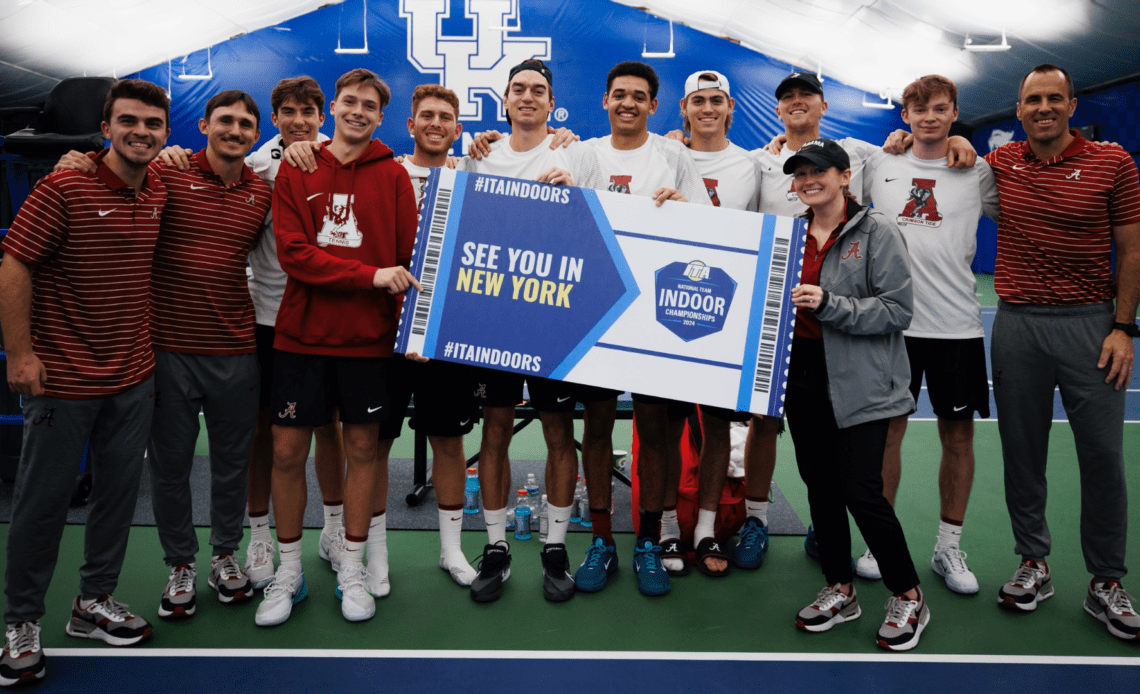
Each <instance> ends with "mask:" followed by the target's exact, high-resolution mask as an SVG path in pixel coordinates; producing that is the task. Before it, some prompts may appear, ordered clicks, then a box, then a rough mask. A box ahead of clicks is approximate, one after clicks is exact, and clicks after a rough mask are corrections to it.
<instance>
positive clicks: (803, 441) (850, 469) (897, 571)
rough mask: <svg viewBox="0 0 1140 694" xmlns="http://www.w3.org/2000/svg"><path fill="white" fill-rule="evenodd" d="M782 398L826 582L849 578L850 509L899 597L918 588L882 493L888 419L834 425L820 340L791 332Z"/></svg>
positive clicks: (899, 528)
mask: <svg viewBox="0 0 1140 694" xmlns="http://www.w3.org/2000/svg"><path fill="white" fill-rule="evenodd" d="M784 403H785V411H786V412H787V415H788V428H789V429H790V431H791V433H792V442H793V443H794V444H795V446H796V465H797V466H798V467H799V469H800V477H801V478H802V479H803V481H804V484H806V485H807V489H808V503H809V504H810V505H811V520H812V524H813V525H814V526H815V537H816V540H817V541H818V542H819V555H820V564H821V565H822V567H823V575H824V578H825V579H826V580H827V583H828V584H829V585H833V584H836V583H850V582H851V580H852V573H853V572H852V570H851V528H850V525H849V524H848V522H847V512H848V511H850V512H851V516H852V517H853V518H854V519H855V524H856V525H858V526H859V531H860V532H862V533H863V539H864V540H866V541H867V547H868V548H869V549H870V550H871V553H872V554H874V555H875V559H876V560H878V562H879V570H880V571H881V572H882V574H883V583H884V584H885V585H886V586H887V589H888V590H890V591H891V592H892V593H894V594H896V595H897V594H901V593H905V592H906V591H908V590H910V589H911V588H914V587H915V586H917V585H918V574H917V573H915V570H914V563H913V562H912V561H911V559H910V551H909V550H908V549H907V545H906V537H904V536H903V531H902V526H901V525H899V521H898V518H897V517H896V516H895V510H894V509H893V508H891V505H890V503H888V502H887V500H886V498H885V497H884V496H883V449H884V447H885V446H886V441H887V422H888V421H889V420H886V419H880V420H876V421H873V422H866V423H864V424H857V425H855V426H851V427H846V428H844V429H840V428H839V427H838V426H837V425H836V423H835V413H834V411H833V410H832V408H831V398H830V397H829V396H828V391H827V365H826V364H825V362H824V357H823V341H822V340H810V339H804V338H795V340H794V344H793V347H792V361H791V364H790V368H789V373H788V388H787V395H786V398H785V400H784Z"/></svg>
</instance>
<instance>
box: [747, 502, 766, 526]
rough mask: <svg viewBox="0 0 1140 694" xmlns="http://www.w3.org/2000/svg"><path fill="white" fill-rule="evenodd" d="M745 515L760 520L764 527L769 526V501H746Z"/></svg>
mask: <svg viewBox="0 0 1140 694" xmlns="http://www.w3.org/2000/svg"><path fill="white" fill-rule="evenodd" d="M744 509H745V511H744V512H745V513H746V514H747V515H749V516H754V517H756V518H759V519H760V520H761V521H762V522H763V523H764V525H768V502H767V501H752V500H751V499H745V500H744Z"/></svg>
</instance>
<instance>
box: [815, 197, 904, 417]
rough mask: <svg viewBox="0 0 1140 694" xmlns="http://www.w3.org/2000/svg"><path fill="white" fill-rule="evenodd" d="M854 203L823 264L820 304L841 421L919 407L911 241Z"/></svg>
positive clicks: (892, 414)
mask: <svg viewBox="0 0 1140 694" xmlns="http://www.w3.org/2000/svg"><path fill="white" fill-rule="evenodd" d="M848 209H849V215H850V216H849V219H848V222H847V224H846V225H845V226H844V228H843V231H841V232H840V234H839V238H837V239H836V241H835V244H834V245H833V246H832V247H831V250H830V251H829V252H828V254H827V256H826V257H825V258H824V259H823V266H822V267H821V268H820V272H819V285H820V287H821V288H822V289H823V290H824V301H823V302H822V305H821V306H820V307H819V308H818V309H816V312H815V315H816V317H817V318H819V322H820V324H821V329H822V334H823V351H824V358H825V360H826V362H827V381H828V386H827V387H828V394H829V395H830V397H831V406H832V408H833V409H834V410H835V420H836V423H837V424H838V426H839V428H841V429H843V428H846V427H850V426H854V425H856V424H862V423H864V422H870V421H874V420H877V419H885V418H888V417H895V416H897V415H903V414H910V413H911V412H913V411H914V398H913V397H912V396H911V394H910V361H909V359H908V358H907V354H906V343H905V342H904V341H903V333H902V331H903V330H904V329H906V328H907V326H909V325H910V319H911V316H912V314H913V313H914V297H913V292H912V289H911V279H910V257H909V256H908V255H907V250H906V241H905V240H904V239H903V235H902V233H901V232H900V231H899V228H898V227H897V226H896V225H895V223H894V222H892V221H891V220H890V219H889V218H888V217H886V216H885V215H883V214H882V213H880V212H877V211H875V210H870V209H868V208H865V207H863V208H858V212H853V210H855V209H856V208H855V206H850V207H849V208H848Z"/></svg>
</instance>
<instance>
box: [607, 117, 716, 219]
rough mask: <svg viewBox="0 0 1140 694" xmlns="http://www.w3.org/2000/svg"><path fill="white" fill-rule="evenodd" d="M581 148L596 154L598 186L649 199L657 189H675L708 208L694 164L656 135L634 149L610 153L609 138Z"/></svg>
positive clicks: (674, 144) (684, 150) (678, 145)
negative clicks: (586, 147) (598, 167)
mask: <svg viewBox="0 0 1140 694" xmlns="http://www.w3.org/2000/svg"><path fill="white" fill-rule="evenodd" d="M584 144H586V145H587V146H589V147H592V148H593V149H594V151H595V152H597V154H598V160H599V162H600V163H601V169H602V186H601V187H603V188H605V189H606V190H609V191H612V192H616V193H629V194H632V195H641V196H645V197H649V196H651V195H653V193H655V192H656V191H657V189H658V188H663V187H664V188H676V189H677V190H679V191H681V194H682V195H684V196H685V197H686V198H688V200H689V202H692V203H696V204H698V205H711V204H712V202H711V201H710V200H709V194H708V191H707V190H706V189H705V184H704V181H702V180H701V174H700V172H699V171H698V170H697V164H696V162H694V161H693V157H692V155H691V154H690V153H689V150H688V148H687V147H685V146H684V145H683V144H681V143H680V142H677V141H676V140H669V139H667V138H664V137H662V136H660V135H658V134H656V133H649V139H648V140H646V141H645V144H643V145H642V146H640V147H638V148H637V149H614V146H613V145H612V144H611V143H610V136H609V135H606V136H605V137H595V138H594V139H592V140H587V141H586V142H585V143H584Z"/></svg>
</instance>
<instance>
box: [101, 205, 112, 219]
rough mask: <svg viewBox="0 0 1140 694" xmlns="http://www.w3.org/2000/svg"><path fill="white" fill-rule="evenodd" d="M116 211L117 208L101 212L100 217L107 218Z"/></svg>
mask: <svg viewBox="0 0 1140 694" xmlns="http://www.w3.org/2000/svg"><path fill="white" fill-rule="evenodd" d="M114 211H115V208H113V207H112V208H111V209H109V210H99V216H100V217H106V216H107V215H109V214H111V213H112V212H114Z"/></svg>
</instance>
